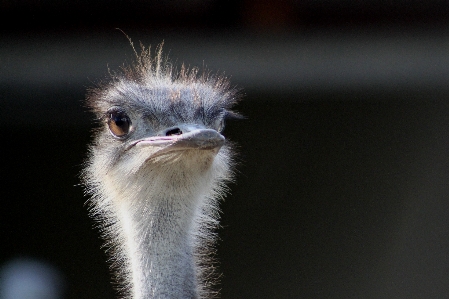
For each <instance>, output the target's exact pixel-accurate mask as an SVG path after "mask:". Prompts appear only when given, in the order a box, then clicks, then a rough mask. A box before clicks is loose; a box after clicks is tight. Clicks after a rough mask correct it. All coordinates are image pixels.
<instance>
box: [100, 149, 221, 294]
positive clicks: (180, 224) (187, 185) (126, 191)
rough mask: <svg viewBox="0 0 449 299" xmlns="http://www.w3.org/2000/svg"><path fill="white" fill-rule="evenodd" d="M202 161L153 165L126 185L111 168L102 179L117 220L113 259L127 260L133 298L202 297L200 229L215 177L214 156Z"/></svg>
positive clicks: (114, 227)
mask: <svg viewBox="0 0 449 299" xmlns="http://www.w3.org/2000/svg"><path fill="white" fill-rule="evenodd" d="M184 158H185V157H183V159H184ZM186 160H188V159H186ZM195 160H196V159H195ZM201 161H202V163H198V162H199V161H195V163H194V164H195V166H193V165H192V164H190V163H189V164H190V165H186V163H181V162H179V161H178V162H173V164H171V165H165V164H162V165H161V166H158V167H154V165H150V166H148V167H145V168H143V169H141V170H139V171H138V172H137V173H135V174H133V175H131V176H130V177H129V178H128V179H127V180H126V182H125V183H117V180H115V179H114V177H115V176H114V173H113V172H112V173H110V174H108V175H107V177H108V178H106V179H104V180H105V186H106V188H105V189H106V190H109V191H112V192H109V194H108V195H109V196H108V200H109V201H110V203H111V212H112V214H113V216H114V218H115V219H116V221H115V224H114V225H113V226H112V227H111V229H117V230H118V231H119V233H118V234H117V238H116V242H117V249H118V254H117V256H116V257H115V258H116V259H119V260H124V261H125V262H124V266H125V267H126V270H125V272H126V276H127V279H126V283H127V284H128V285H129V286H130V289H129V291H130V297H131V298H133V299H148V298H157V299H168V298H170V299H172V298H173V299H174V298H183V299H190V298H192V299H193V298H200V297H202V287H201V285H199V283H198V279H197V275H198V274H199V272H200V270H199V269H198V267H197V264H198V262H197V260H196V256H195V252H196V249H197V248H196V245H197V243H198V238H197V234H198V231H197V230H198V227H199V225H201V224H199V222H200V221H202V220H203V218H204V215H203V213H204V211H205V210H207V207H206V206H207V205H208V204H210V202H208V198H210V197H211V196H210V195H211V194H210V191H208V190H213V189H214V188H213V182H214V179H213V167H211V165H212V164H213V163H212V161H213V159H210V162H209V163H205V161H204V157H203V158H202V160H201ZM154 174H158V175H157V176H156V175H154ZM110 175H111V176H110ZM118 175H120V177H121V178H123V176H122V175H121V173H118ZM122 181H123V180H122Z"/></svg>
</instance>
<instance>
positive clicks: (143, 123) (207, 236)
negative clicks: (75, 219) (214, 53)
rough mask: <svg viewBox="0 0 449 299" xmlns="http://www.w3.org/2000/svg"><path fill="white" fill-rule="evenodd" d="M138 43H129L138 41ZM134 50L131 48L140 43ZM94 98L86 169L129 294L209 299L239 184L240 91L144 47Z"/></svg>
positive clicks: (93, 209) (94, 206)
mask: <svg viewBox="0 0 449 299" xmlns="http://www.w3.org/2000/svg"><path fill="white" fill-rule="evenodd" d="M131 45H132V43H131ZM133 49H134V47H133ZM134 52H135V54H136V56H137V59H136V61H135V62H134V63H132V64H130V65H128V66H124V67H122V69H121V70H120V71H118V72H111V78H110V80H109V82H106V83H104V82H103V83H100V84H99V86H97V87H96V88H93V89H91V90H90V91H89V92H88V96H87V103H88V106H89V107H90V108H91V109H92V110H93V112H94V113H95V114H96V115H97V117H98V120H99V121H100V123H101V124H100V127H99V128H98V130H97V132H96V133H95V136H94V141H93V144H92V145H91V146H90V148H89V155H88V159H87V162H86V165H85V168H84V170H83V172H82V179H83V182H84V185H85V187H86V193H87V194H88V195H90V197H91V198H90V200H89V209H90V214H91V216H92V217H93V218H94V219H96V220H97V223H98V226H99V228H100V231H101V232H102V236H103V238H104V239H105V240H106V247H107V248H108V251H109V252H110V255H111V260H110V262H111V265H112V268H113V269H114V270H115V277H116V283H117V286H118V290H119V292H120V293H121V294H122V295H123V296H124V297H125V298H133V299H147V298H157V299H166V298H182V299H183V298H189V299H190V298H210V297H212V296H213V295H214V294H216V293H214V292H213V291H212V288H211V286H212V285H213V284H214V283H215V281H214V277H215V276H214V275H213V273H214V272H215V271H214V268H215V267H214V265H215V264H214V261H213V253H214V249H213V248H214V247H213V245H214V241H215V239H216V233H215V232H214V229H215V228H216V227H217V225H218V218H219V208H218V202H219V200H220V199H221V198H222V197H223V196H224V195H225V193H226V191H227V187H226V183H227V182H229V181H230V180H232V174H233V172H232V168H233V164H234V163H233V152H232V149H231V145H230V144H229V142H227V141H225V138H224V137H223V136H222V135H221V132H222V130H223V128H224V120H225V119H226V118H229V117H238V114H237V113H236V112H233V111H232V110H231V108H232V106H233V105H234V104H235V103H236V102H237V101H238V98H239V93H238V92H237V91H236V90H235V89H234V88H231V87H230V85H229V82H228V80H227V79H226V78H224V77H223V76H213V75H210V73H207V72H202V73H200V72H199V71H198V69H196V68H193V69H190V70H189V69H187V68H186V67H184V66H182V67H181V68H180V70H179V71H178V72H177V71H176V70H175V68H174V67H173V66H172V65H171V64H170V62H169V61H168V60H167V58H164V57H163V56H162V45H160V46H159V47H158V48H157V51H156V53H155V55H154V57H153V55H152V54H151V51H150V49H145V47H143V46H142V52H141V53H140V54H138V53H137V52H136V50H135V49H134Z"/></svg>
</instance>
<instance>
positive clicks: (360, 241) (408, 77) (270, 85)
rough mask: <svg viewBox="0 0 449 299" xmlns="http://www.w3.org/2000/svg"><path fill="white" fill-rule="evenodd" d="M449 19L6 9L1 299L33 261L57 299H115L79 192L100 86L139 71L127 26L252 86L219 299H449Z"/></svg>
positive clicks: (225, 231) (417, 9) (385, 13)
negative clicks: (93, 94)
mask: <svg viewBox="0 0 449 299" xmlns="http://www.w3.org/2000/svg"><path fill="white" fill-rule="evenodd" d="M448 12H449V4H448V2H447V1H437V0H434V1H417V0H416V1H380V0H369V1H359V2H355V1H347V0H341V1H336V0H328V1H324V0H322V1H320V0H309V1H293V0H291V1H288V0H282V1H270V0H263V1H254V0H247V1H224V0H204V1H201V0H195V1H175V0H172V1H170V0H165V1H142V0H134V1H83V0H81V1H75V0H71V1H52V0H47V1H45V0H43V1H5V0H3V1H0V20H1V23H2V26H1V27H0V104H1V105H0V125H1V128H2V130H1V132H2V134H1V136H2V143H1V148H2V150H1V153H2V155H1V156H2V163H1V173H2V179H1V185H0V187H1V189H0V190H1V197H0V198H1V207H0V237H1V242H0V267H2V268H0V299H9V298H16V299H18V298H17V297H8V295H7V294H6V292H5V291H4V290H5V288H6V287H5V286H6V285H7V282H6V280H7V277H9V276H8V275H7V274H8V273H10V272H8V271H6V270H5V269H10V268H8V267H10V265H11V261H16V262H17V261H29V260H30V259H32V260H33V261H36V260H37V261H40V262H42V263H45V264H46V265H49V266H48V267H52V269H53V270H52V271H53V272H52V273H53V274H52V275H53V276H51V277H53V278H49V281H50V282H52V283H53V284H56V285H57V286H62V288H61V290H62V291H61V293H60V294H61V295H55V294H56V293H54V297H51V298H77V299H80V298H89V299H94V298H115V297H116V295H115V293H114V291H113V288H112V286H111V285H110V283H109V281H110V274H109V272H108V266H107V263H106V259H107V256H106V255H105V254H104V253H103V250H102V249H100V246H101V244H102V241H101V240H100V239H99V233H98V232H97V231H95V230H93V229H92V226H93V222H92V221H91V220H90V219H89V217H88V216H87V208H86V207H85V206H84V202H85V201H86V198H85V197H84V196H83V189H82V187H80V186H78V184H79V179H78V178H77V175H78V173H79V171H80V169H81V164H82V161H83V159H84V157H85V153H86V145H87V143H88V142H89V140H90V129H91V128H92V126H93V121H92V118H93V116H92V115H90V114H89V113H88V112H87V111H86V109H84V108H83V104H82V103H83V99H84V97H85V92H86V88H88V87H89V86H92V85H94V83H95V82H98V80H99V79H101V78H105V77H106V76H107V72H108V68H111V69H114V68H117V67H118V66H119V65H121V64H122V63H123V62H124V61H131V60H132V59H133V51H132V48H131V47H130V45H129V42H128V40H127V39H126V38H125V36H124V35H123V33H121V32H120V31H118V30H116V29H115V28H120V29H121V30H123V31H124V32H125V33H126V34H128V35H129V36H130V37H131V38H132V39H133V41H134V43H135V44H136V45H137V44H138V43H139V41H142V43H143V44H144V45H150V44H151V45H153V46H154V45H157V44H159V43H160V42H161V41H164V49H165V53H168V54H169V55H170V57H171V58H172V60H174V61H175V62H176V63H177V64H181V63H182V62H185V63H186V64H188V65H192V66H194V65H196V66H203V65H205V66H207V67H208V68H209V69H211V70H212V71H214V72H225V74H226V75H229V76H230V77H231V80H232V83H233V84H235V85H236V86H237V87H239V88H243V93H244V100H243V101H242V102H241V104H240V105H239V107H238V110H239V111H240V112H241V113H242V114H243V115H245V116H246V117H247V118H246V120H243V121H236V122H231V123H228V124H227V128H226V130H225V135H226V136H227V137H228V138H230V139H231V140H233V141H235V142H236V143H238V144H239V146H240V147H239V148H238V151H239V160H240V161H241V163H240V165H239V167H238V175H237V181H236V183H235V184H233V185H232V186H231V189H232V194H231V195H229V196H228V197H227V199H226V201H225V202H223V203H222V210H223V217H222V225H223V228H222V229H221V230H220V232H219V233H220V237H221V241H220V243H219V244H218V255H219V256H218V258H219V260H220V262H221V264H220V267H221V270H222V272H223V278H222V284H221V288H222V292H221V293H222V298H224V299H226V298H248V299H249V298H307V299H310V298H404V299H405V298H407V299H408V298H449V220H448V219H449V185H448V183H447V182H448V179H449V158H448V153H449V134H448V133H449V130H448V128H449V103H448V98H449V88H448V79H449V40H448V33H449V30H448V29H449V28H448V25H449V21H448V20H449V19H448V17H449V15H448ZM8 265H9V266H8ZM33 265H34V264H32V266H31V268H32V269H34V270H36V269H37V267H35V266H33ZM2 269H3V270H2ZM34 270H33V271H34ZM50 272H51V271H50ZM20 273H22V272H20ZM54 273H56V274H54ZM41 276H42V277H43V275H41ZM15 277H18V278H17V279H19V283H21V284H22V286H25V285H30V284H31V282H30V281H31V280H26V279H25V278H26V277H28V276H26V275H25V274H23V273H22V274H19V275H18V276H15ZM55 277H57V278H55ZM20 279H23V281H21V280H20ZM50 284H51V283H50ZM8 286H9V285H8ZM2 288H3V289H2ZM23 288H25V287H23ZM48 288H51V286H48ZM55 288H56V289H57V287H55ZM30 298H50V295H46V297H42V296H41V297H30Z"/></svg>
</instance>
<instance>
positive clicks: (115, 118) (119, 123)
mask: <svg viewBox="0 0 449 299" xmlns="http://www.w3.org/2000/svg"><path fill="white" fill-rule="evenodd" d="M108 126H109V131H110V132H111V133H112V135H114V136H115V137H119V138H120V137H124V136H126V134H128V133H129V129H130V128H131V119H130V118H129V116H128V115H127V114H126V112H124V111H121V110H116V109H114V110H110V111H109V112H108Z"/></svg>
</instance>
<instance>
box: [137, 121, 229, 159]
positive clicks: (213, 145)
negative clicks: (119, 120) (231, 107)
mask: <svg viewBox="0 0 449 299" xmlns="http://www.w3.org/2000/svg"><path fill="white" fill-rule="evenodd" d="M170 131H173V130H167V131H166V132H170ZM178 132H182V133H178ZM224 143H225V138H224V136H223V135H221V134H220V133H218V132H217V131H215V130H213V129H197V128H195V129H194V130H191V131H187V129H186V127H184V128H183V131H181V130H178V131H177V134H174V135H168V136H152V137H148V138H143V139H140V140H137V141H136V142H135V143H134V145H135V146H139V147H140V146H151V147H159V148H160V149H159V150H157V151H156V152H155V153H153V154H152V155H151V157H150V158H155V157H157V156H161V155H164V154H167V153H170V152H174V151H183V150H213V151H215V153H217V152H218V150H219V149H220V148H221V147H222V146H223V144H224Z"/></svg>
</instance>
